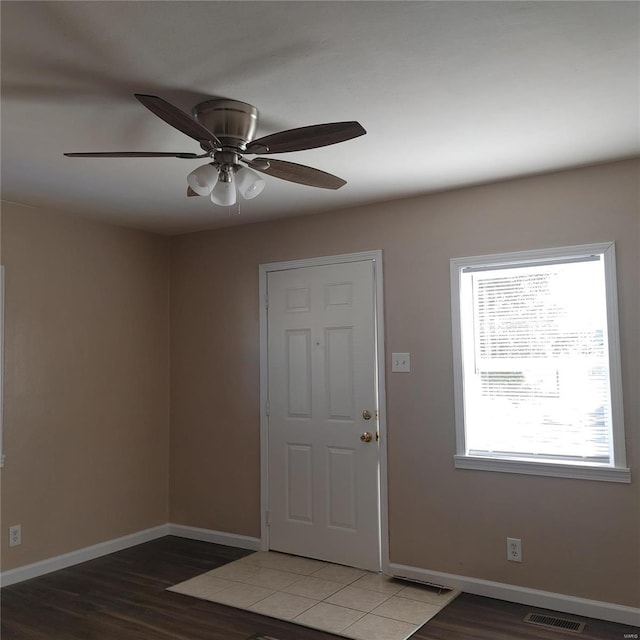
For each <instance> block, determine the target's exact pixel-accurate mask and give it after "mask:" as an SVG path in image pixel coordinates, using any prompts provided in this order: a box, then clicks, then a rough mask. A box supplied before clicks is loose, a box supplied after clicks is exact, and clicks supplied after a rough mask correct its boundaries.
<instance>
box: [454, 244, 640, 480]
mask: <svg viewBox="0 0 640 640" xmlns="http://www.w3.org/2000/svg"><path fill="white" fill-rule="evenodd" d="M590 255H602V257H603V261H604V272H605V297H606V305H607V309H606V311H607V333H608V342H609V345H608V346H609V380H610V386H611V417H612V449H613V460H612V463H611V464H610V465H595V464H588V463H582V462H568V461H565V462H562V461H560V462H551V461H536V460H529V459H518V458H515V457H511V458H510V457H505V456H503V455H501V456H500V457H494V456H477V455H469V454H468V453H467V446H466V430H465V422H464V421H465V405H464V371H463V359H462V358H463V349H462V327H461V311H460V310H461V299H460V293H461V276H462V273H463V269H465V268H468V267H472V268H475V269H477V268H480V269H482V268H483V267H493V268H495V267H496V266H498V265H524V264H527V263H536V262H537V263H540V262H549V263H552V262H554V261H555V262H558V261H563V260H566V259H571V258H581V257H587V256H590ZM450 277H451V318H452V329H453V335H452V337H453V376H454V400H455V423H456V454H455V455H454V465H455V467H456V468H458V469H477V470H481V471H498V472H504V473H522V474H528V475H541V476H551V477H561V478H576V479H584V480H601V481H608V482H623V483H630V482H631V471H630V469H629V468H628V467H627V461H626V451H625V435H624V406H623V399H622V373H621V371H622V368H621V362H620V334H619V324H618V294H617V279H616V258H615V244H614V243H613V242H600V243H593V244H583V245H576V246H566V247H555V248H552V249H534V250H528V251H516V252H509V253H498V254H489V255H480V256H470V257H465V258H452V259H451V260H450Z"/></svg>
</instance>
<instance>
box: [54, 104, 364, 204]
mask: <svg viewBox="0 0 640 640" xmlns="http://www.w3.org/2000/svg"><path fill="white" fill-rule="evenodd" d="M135 97H136V98H137V99H138V100H139V101H140V102H141V103H142V104H143V105H144V106H145V107H147V109H149V110H150V111H151V112H152V113H154V114H155V115H156V116H158V117H159V118H161V119H162V120H164V121H165V122H166V123H167V124H170V125H171V126H172V127H175V128H176V129H178V130H179V131H181V132H182V133H184V134H186V135H187V136H189V137H190V138H193V139H194V140H196V141H197V142H198V143H199V144H200V148H201V149H202V151H203V153H202V154H195V153H171V152H149V153H147V152H141V151H140V152H139V151H113V152H112V151H108V152H102V151H101V152H92V153H65V154H64V155H65V156H69V157H72V158H181V159H184V160H194V159H198V158H208V159H209V162H208V163H207V164H203V165H201V166H200V167H198V168H197V169H194V170H193V171H192V172H191V173H190V174H189V175H188V176H187V184H188V188H187V195H188V196H208V197H209V198H210V199H211V202H213V203H214V204H216V205H220V206H231V205H233V204H235V203H236V202H237V199H238V196H237V194H238V193H239V194H240V195H241V196H242V197H243V198H245V199H246V200H251V199H252V198H255V197H257V196H259V195H260V194H261V193H262V190H263V189H264V187H265V184H266V183H265V180H264V178H262V176H261V175H260V173H263V174H266V175H269V176H272V177H274V178H280V179H281V180H287V181H289V182H296V183H298V184H303V185H307V186H310V187H319V188H321V189H334V190H335V189H339V188H340V187H342V186H343V185H345V184H346V181H345V180H343V179H342V178H338V176H334V175H332V174H330V173H326V172H324V171H320V169H314V168H313V167H308V166H306V165H303V164H296V163H295V162H287V161H284V160H276V159H273V158H262V157H257V158H252V159H249V158H246V157H245V156H246V155H257V154H261V155H267V154H275V153H288V152H291V151H304V150H306V149H316V148H318V147H325V146H328V145H331V144H336V143H338V142H344V141H346V140H351V139H352V138H357V137H358V136H361V135H364V134H365V133H366V131H365V130H364V129H363V128H362V126H361V125H360V124H359V123H358V122H355V121H350V122H331V123H326V124H316V125H312V126H309V127H299V128H297V129H288V130H287V131H280V132H279V133H273V134H271V135H268V136H264V137H262V138H258V139H257V140H254V136H255V133H256V129H257V126H258V110H257V109H256V108H255V107H254V106H252V105H250V104H247V103H246V102H239V101H238V100H227V99H215V100H206V101H205V102H200V103H199V104H197V105H196V106H195V107H194V108H193V115H189V114H188V113H185V112H184V111H182V110H180V109H178V107H175V106H174V105H172V104H170V103H169V102H167V101H166V100H164V99H162V98H159V97H158V96H149V95H144V94H140V93H136V94H135Z"/></svg>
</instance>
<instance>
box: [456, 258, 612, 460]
mask: <svg viewBox="0 0 640 640" xmlns="http://www.w3.org/2000/svg"><path fill="white" fill-rule="evenodd" d="M460 315H461V318H460V325H461V351H462V374H463V388H464V391H463V393H464V422H465V435H466V438H465V441H466V455H471V456H475V455H478V456H492V457H505V458H510V459H524V460H536V459H542V460H544V461H554V460H557V461H562V462H577V463H581V462H582V463H589V464H596V465H611V464H613V451H612V418H611V400H610V397H611V394H610V382H609V380H610V377H609V353H608V333H607V301H606V288H605V271H604V260H603V256H602V255H596V256H584V257H578V258H576V257H571V258H567V259H564V260H563V259H558V260H553V261H546V262H540V261H537V262H533V261H532V262H521V263H516V264H500V265H489V266H484V267H483V266H471V267H466V268H463V269H461V272H460Z"/></svg>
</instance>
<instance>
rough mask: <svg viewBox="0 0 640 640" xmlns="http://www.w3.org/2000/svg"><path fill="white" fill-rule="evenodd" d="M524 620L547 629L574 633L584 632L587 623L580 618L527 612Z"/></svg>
mask: <svg viewBox="0 0 640 640" xmlns="http://www.w3.org/2000/svg"><path fill="white" fill-rule="evenodd" d="M524 622H528V623H529V624H535V625H537V626H539V627H546V628H547V629H556V630H558V631H571V632H572V633H582V630H583V629H584V626H585V623H584V622H580V621H579V620H569V619H568V618H558V617H557V616H547V615H543V614H541V613H527V615H526V616H525V617H524Z"/></svg>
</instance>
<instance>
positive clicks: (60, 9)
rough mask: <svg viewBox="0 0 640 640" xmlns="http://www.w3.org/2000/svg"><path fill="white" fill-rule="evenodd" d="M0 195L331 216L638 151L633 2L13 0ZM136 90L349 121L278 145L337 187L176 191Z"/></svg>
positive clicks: (181, 184)
mask: <svg viewBox="0 0 640 640" xmlns="http://www.w3.org/2000/svg"><path fill="white" fill-rule="evenodd" d="M0 9H1V12H2V14H1V19H2V94H1V96H2V111H1V126H2V129H1V134H2V140H1V142H2V147H1V153H2V156H1V160H2V183H1V186H2V198H3V199H4V200H8V201H13V202H20V203H25V204H29V205H35V206H43V207H52V208H56V209H61V210H63V211H69V212H77V213H79V214H83V215H88V216H93V217H96V218H99V219H103V220H110V221H113V222H115V223H118V224H126V225H128V226H132V227H138V228H143V229H149V230H154V231H158V232H161V233H179V232H186V231H191V230H197V229H206V228H215V227H219V226H225V225H229V224H239V223H244V222H250V221H256V220H266V219H269V218H275V217H283V216H292V215H299V214H306V213H312V212H318V211H327V210H330V209H338V208H344V207H349V206H353V205H357V204H360V203H366V202H371V201H375V200H387V199H394V198H399V197H404V196H411V195H417V194H422V193H429V192H433V191H438V190H443V189H449V188H454V187H458V186H464V185H470V184H478V183H483V182H488V181H494V180H501V179H505V178H510V177H515V176H522V175H528V174H533V173H539V172H545V171H551V170H556V169H563V168H568V167H574V166H580V165H584V164H590V163H596V162H603V161H608V160H613V159H618V158H624V157H629V156H633V155H636V154H638V153H640V133H639V113H640V91H639V82H640V80H639V77H640V13H639V11H640V4H639V3H637V2H404V1H391V2H359V1H354V2H343V1H341V2H324V1H320V2H303V1H300V2H263V1H259V2H238V1H235V2H215V1H204V2H189V1H184V2H147V1H141V2H100V1H98V2H42V3H41V2H22V1H18V2H8V1H6V0H4V1H2V2H1V3H0ZM134 93H148V94H154V95H158V96H161V97H163V98H165V99H167V100H169V101H170V102H172V103H173V104H175V105H176V106H178V107H180V108H181V109H184V110H186V111H190V109H191V107H192V106H193V105H194V104H195V103H197V102H199V101H200V100H202V99H207V98H211V97H215V96H223V97H227V98H233V99H236V100H242V101H245V102H249V103H251V104H253V105H255V106H256V107H257V108H258V109H259V111H260V118H261V119H260V125H259V129H258V136H262V135H265V134H268V133H273V132H274V131H279V130H282V129H290V128H293V127H299V126H304V125H310V124H317V123H322V122H335V121H341V120H358V121H359V122H360V123H361V124H362V125H363V126H364V128H365V129H366V130H367V132H368V133H367V135H366V136H363V137H361V138H357V139H354V140H350V141H348V142H344V143H341V144H338V145H335V146H330V147H324V148H322V149H316V150H312V151H302V152H297V153H291V154H282V155H279V156H278V158H281V159H287V160H291V161H293V162H299V163H302V164H308V165H311V166H314V167H317V168H319V169H322V170H324V171H328V172H330V173H334V174H337V175H338V176H340V177H342V178H344V179H346V180H347V185H346V186H344V187H343V188H342V189H340V190H339V191H328V190H324V189H315V188H312V187H304V186H300V185H297V184H292V183H288V182H284V181H282V180H277V179H275V178H273V177H266V180H267V187H266V189H265V190H264V191H263V193H262V194H261V195H260V196H259V197H258V198H256V199H255V200H251V201H246V202H244V201H243V202H242V204H241V211H240V215H236V213H235V210H234V211H233V212H231V213H230V212H229V211H228V210H227V209H226V208H220V207H216V206H214V205H212V204H211V203H210V201H209V200H208V199H206V198H188V199H187V198H186V195H185V194H186V175H187V173H189V172H190V171H191V170H192V169H193V168H195V167H197V166H199V164H201V163H202V162H203V161H202V160H200V161H198V160H179V159H172V158H169V159H155V158H153V159H72V158H66V157H64V156H63V155H62V153H63V152H70V151H185V152H195V153H198V152H200V149H199V148H198V145H197V143H196V142H195V141H193V140H192V139H190V138H188V137H186V136H185V135H183V134H182V133H180V132H178V131H176V130H175V129H173V128H171V127H170V126H169V125H167V124H166V123H164V122H163V121H162V120H160V119H158V118H157V117H156V116H154V115H153V114H152V113H151V112H150V111H148V110H147V109H145V108H144V107H143V106H142V105H141V104H140V103H138V101H137V100H136V99H135V98H134V97H133V94H134Z"/></svg>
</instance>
